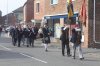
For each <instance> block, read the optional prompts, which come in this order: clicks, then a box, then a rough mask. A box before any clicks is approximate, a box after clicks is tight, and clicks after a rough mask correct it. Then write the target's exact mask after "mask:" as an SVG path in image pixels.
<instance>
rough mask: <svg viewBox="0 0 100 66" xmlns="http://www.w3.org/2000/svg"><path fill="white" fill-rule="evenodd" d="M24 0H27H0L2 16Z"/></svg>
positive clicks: (24, 0)
mask: <svg viewBox="0 0 100 66" xmlns="http://www.w3.org/2000/svg"><path fill="white" fill-rule="evenodd" d="M26 1H27V0H0V11H2V16H4V15H6V14H7V13H11V12H12V11H13V10H15V9H17V8H19V7H21V6H23V5H24V3H25V2H26Z"/></svg>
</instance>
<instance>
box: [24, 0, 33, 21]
mask: <svg viewBox="0 0 100 66" xmlns="http://www.w3.org/2000/svg"><path fill="white" fill-rule="evenodd" d="M31 19H34V0H27V2H26V4H25V5H24V21H25V22H31Z"/></svg>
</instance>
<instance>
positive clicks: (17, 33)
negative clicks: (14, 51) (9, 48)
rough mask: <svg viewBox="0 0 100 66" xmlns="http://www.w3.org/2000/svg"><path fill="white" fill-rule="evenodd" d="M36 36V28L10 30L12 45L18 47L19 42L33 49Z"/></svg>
mask: <svg viewBox="0 0 100 66" xmlns="http://www.w3.org/2000/svg"><path fill="white" fill-rule="evenodd" d="M37 34H38V28H37V27H36V26H29V25H27V26H21V25H18V26H14V27H12V28H11V29H10V35H11V37H12V44H13V45H14V46H18V47H20V45H21V42H22V43H23V44H25V43H26V44H27V47H29V46H32V47H34V40H35V39H36V36H37Z"/></svg>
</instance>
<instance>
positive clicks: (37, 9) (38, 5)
mask: <svg viewBox="0 0 100 66" xmlns="http://www.w3.org/2000/svg"><path fill="white" fill-rule="evenodd" d="M39 7H40V3H36V12H39V11H40V8H39Z"/></svg>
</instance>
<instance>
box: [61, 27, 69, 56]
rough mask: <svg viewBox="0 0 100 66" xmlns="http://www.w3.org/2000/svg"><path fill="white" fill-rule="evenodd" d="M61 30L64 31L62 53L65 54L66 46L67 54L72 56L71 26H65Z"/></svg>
mask: <svg viewBox="0 0 100 66" xmlns="http://www.w3.org/2000/svg"><path fill="white" fill-rule="evenodd" d="M61 31H62V34H61V37H60V40H61V42H62V55H63V56H65V47H66V49H67V56H71V55H70V47H69V28H68V27H63V28H62V30H61Z"/></svg>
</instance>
